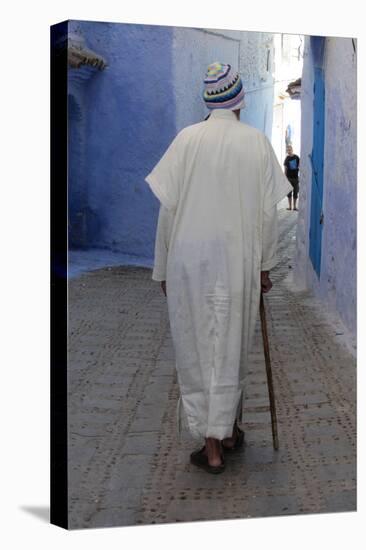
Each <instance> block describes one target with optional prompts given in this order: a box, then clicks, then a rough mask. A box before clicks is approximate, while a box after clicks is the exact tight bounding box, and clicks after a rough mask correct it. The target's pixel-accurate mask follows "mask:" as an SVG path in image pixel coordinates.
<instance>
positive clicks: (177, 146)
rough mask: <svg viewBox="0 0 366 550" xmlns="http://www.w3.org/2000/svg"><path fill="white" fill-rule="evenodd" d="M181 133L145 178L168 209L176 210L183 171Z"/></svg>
mask: <svg viewBox="0 0 366 550" xmlns="http://www.w3.org/2000/svg"><path fill="white" fill-rule="evenodd" d="M181 133H182V132H181ZM181 133H180V134H178V135H177V136H176V138H175V139H174V140H173V141H172V143H171V144H170V145H169V147H168V149H167V150H166V151H165V153H164V155H163V156H162V157H161V159H160V161H159V162H158V163H157V165H156V166H155V167H154V169H153V170H152V171H151V172H150V174H149V175H148V176H147V177H146V178H145V181H146V182H147V183H148V184H149V186H150V188H151V190H152V191H153V193H154V194H155V195H156V197H157V198H158V199H159V201H160V202H161V204H162V205H163V206H165V208H166V209H167V210H175V209H176V207H177V204H178V200H179V192H180V181H181V179H182V172H183V162H182V157H183V147H182V140H181Z"/></svg>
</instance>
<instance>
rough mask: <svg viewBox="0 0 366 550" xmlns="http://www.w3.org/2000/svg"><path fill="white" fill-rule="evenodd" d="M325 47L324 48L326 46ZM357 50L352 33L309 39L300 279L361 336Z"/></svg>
mask: <svg viewBox="0 0 366 550" xmlns="http://www.w3.org/2000/svg"><path fill="white" fill-rule="evenodd" d="M322 46H324V48H323V49H322ZM356 62H357V54H356V51H355V48H354V44H353V42H352V39H351V38H329V37H327V38H325V40H324V43H323V45H322V44H321V40H319V39H316V38H315V37H314V38H313V39H312V40H310V38H309V37H306V38H305V54H304V69H303V75H302V84H301V88H302V89H301V105H302V121H303V124H302V134H301V155H300V156H301V159H302V163H301V169H300V190H301V191H300V202H299V207H300V212H299V218H298V230H297V259H296V264H297V265H296V268H295V275H296V277H295V279H296V283H297V284H298V285H299V286H304V287H307V288H311V289H312V290H313V291H314V293H315V295H316V296H317V297H318V298H320V299H321V300H322V301H323V302H324V303H325V304H326V305H327V306H329V307H328V309H329V310H330V311H331V312H335V313H336V314H337V316H339V318H340V319H341V321H342V322H343V324H344V325H345V327H346V328H347V329H348V331H349V333H350V334H351V335H352V337H356V330H357V323H356V304H357V268H356V265H357V264H356V262H357V247H356V239H357V78H356V76H357V75H356ZM319 66H322V67H323V70H324V84H325V113H324V114H325V117H324V138H325V139H324V178H323V204H322V211H323V215H324V218H323V226H322V242H321V269H320V277H318V276H317V274H316V272H315V270H314V267H313V265H312V263H311V261H310V258H309V245H310V243H309V229H310V225H311V209H310V206H311V197H312V166H311V161H310V158H309V156H310V154H311V153H312V150H313V147H314V135H313V126H314V124H315V118H314V81H315V73H316V70H317V69H319Z"/></svg>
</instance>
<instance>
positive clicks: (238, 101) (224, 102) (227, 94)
mask: <svg viewBox="0 0 366 550" xmlns="http://www.w3.org/2000/svg"><path fill="white" fill-rule="evenodd" d="M204 83H205V89H204V92H203V99H204V100H205V103H206V107H207V108H208V109H229V110H231V111H235V110H236V109H242V108H243V107H244V88H243V83H242V81H241V78H240V75H239V73H237V72H236V71H234V70H233V69H232V67H231V65H225V64H223V63H219V62H218V61H216V62H215V63H212V64H211V65H209V66H208V68H207V73H206V78H205V80H204Z"/></svg>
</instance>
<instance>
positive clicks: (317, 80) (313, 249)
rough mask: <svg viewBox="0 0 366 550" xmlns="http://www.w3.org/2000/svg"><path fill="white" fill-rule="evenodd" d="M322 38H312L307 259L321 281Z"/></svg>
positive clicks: (323, 91) (323, 93)
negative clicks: (311, 123) (311, 106)
mask: <svg viewBox="0 0 366 550" xmlns="http://www.w3.org/2000/svg"><path fill="white" fill-rule="evenodd" d="M324 42H325V39H324V37H319V36H316V37H311V47H312V55H313V63H314V101H313V150H312V153H311V164H312V185H311V209H310V230H309V256H310V260H311V263H312V265H313V267H314V270H315V272H316V274H317V276H318V277H320V270H321V250H322V233H323V220H324V216H323V178H324V122H325V85H324V69H323V54H324Z"/></svg>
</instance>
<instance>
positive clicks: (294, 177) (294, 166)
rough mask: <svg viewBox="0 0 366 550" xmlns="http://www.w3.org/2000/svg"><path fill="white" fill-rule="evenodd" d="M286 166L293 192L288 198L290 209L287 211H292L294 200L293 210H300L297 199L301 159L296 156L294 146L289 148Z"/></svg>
mask: <svg viewBox="0 0 366 550" xmlns="http://www.w3.org/2000/svg"><path fill="white" fill-rule="evenodd" d="M283 164H284V166H285V174H286V177H287V179H288V181H289V182H290V183H291V185H292V191H290V193H289V194H288V195H287V198H288V208H287V210H292V199H293V209H294V210H298V208H297V207H296V203H297V198H298V196H299V166H300V158H299V157H298V156H297V155H294V152H293V149H292V145H288V146H287V157H286V158H285V162H284V163H283Z"/></svg>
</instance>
